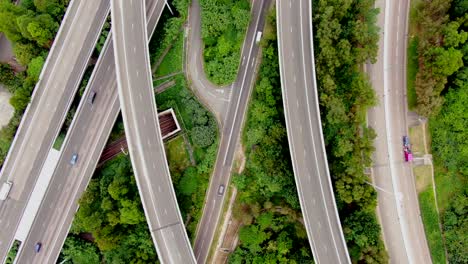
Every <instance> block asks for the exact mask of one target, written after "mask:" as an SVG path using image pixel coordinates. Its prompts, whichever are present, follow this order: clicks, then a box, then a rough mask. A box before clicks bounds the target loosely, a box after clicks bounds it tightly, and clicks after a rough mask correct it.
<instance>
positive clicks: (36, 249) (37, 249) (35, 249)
mask: <svg viewBox="0 0 468 264" xmlns="http://www.w3.org/2000/svg"><path fill="white" fill-rule="evenodd" d="M41 247H42V243H41V242H37V243H36V245H35V246H34V251H36V253H38V252H39V251H41Z"/></svg>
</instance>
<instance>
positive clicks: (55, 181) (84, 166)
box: [17, 0, 164, 263]
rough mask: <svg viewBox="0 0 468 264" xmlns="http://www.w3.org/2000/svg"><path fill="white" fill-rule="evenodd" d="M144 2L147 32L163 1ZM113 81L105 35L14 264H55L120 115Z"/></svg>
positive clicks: (110, 48)
mask: <svg viewBox="0 0 468 264" xmlns="http://www.w3.org/2000/svg"><path fill="white" fill-rule="evenodd" d="M146 2H147V6H146V7H147V10H146V11H147V17H148V22H147V28H148V32H151V34H152V32H153V31H154V29H155V27H156V24H157V21H158V20H159V18H160V16H161V14H162V11H163V9H164V2H163V1H155V0H147V1H146ZM111 34H112V33H111ZM151 34H150V35H151ZM149 37H150V36H149ZM115 78H116V76H115V60H114V47H113V41H112V36H111V35H109V36H108V39H107V42H106V43H105V45H104V47H103V49H102V51H101V56H100V58H99V60H98V62H97V64H96V67H95V70H94V72H93V74H92V76H91V78H90V80H89V82H88V86H87V88H86V90H85V93H84V95H83V98H84V100H82V101H81V103H80V106H79V107H78V110H77V113H76V115H75V118H74V120H73V122H72V125H71V127H70V128H69V132H68V134H67V137H66V138H65V141H64V143H63V145H62V154H61V157H60V159H59V161H58V165H57V168H56V169H55V171H54V175H53V176H52V180H51V182H50V185H49V188H48V190H47V192H46V195H45V198H44V200H43V201H42V203H41V207H40V208H39V212H38V215H37V216H36V218H35V221H34V223H33V226H32V228H31V231H30V233H29V235H28V237H27V238H26V241H24V242H23V249H22V250H21V251H20V252H19V254H18V257H17V258H18V260H19V262H18V263H55V260H56V259H57V258H58V255H59V253H60V250H61V248H62V245H63V243H64V241H65V238H66V236H67V234H68V230H69V228H70V226H71V223H72V221H73V216H74V215H75V212H76V210H77V209H78V199H79V198H80V197H81V194H82V193H83V192H84V191H85V189H86V186H87V185H88V182H89V180H90V179H91V177H92V175H93V172H94V170H95V168H96V165H97V161H98V159H99V156H100V155H101V152H102V149H103V148H104V146H105V144H106V142H107V139H108V137H109V134H110V132H111V130H112V127H113V125H114V123H115V119H116V117H117V115H118V114H119V111H120V103H119V98H118V91H117V83H116V79H115ZM91 91H96V92H97V95H96V99H95V101H94V103H93V105H90V104H89V102H88V100H87V98H88V96H89V94H90V92H91ZM73 153H78V155H79V157H78V162H77V163H76V164H75V165H74V166H71V165H70V164H69V162H70V158H71V155H73ZM50 205H54V206H52V207H51V206H50ZM36 242H41V243H42V249H41V252H40V253H39V254H36V253H35V252H34V251H33V249H34V245H35V244H36Z"/></svg>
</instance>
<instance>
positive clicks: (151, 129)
mask: <svg viewBox="0 0 468 264" xmlns="http://www.w3.org/2000/svg"><path fill="white" fill-rule="evenodd" d="M144 7H145V5H144V2H142V1H138V0H130V1H124V0H111V10H112V12H111V14H112V20H113V21H114V24H113V26H114V29H113V30H114V34H113V40H114V45H115V54H114V56H115V62H116V68H117V84H118V85H117V87H118V91H119V100H120V104H121V107H122V117H123V121H124V126H125V132H126V135H127V142H128V148H129V152H130V159H131V161H132V165H133V171H134V174H135V178H136V182H137V185H138V189H139V193H140V197H141V201H142V203H143V208H144V211H145V215H146V218H147V221H148V226H149V229H150V232H151V236H152V238H153V242H154V244H155V246H156V251H157V253H158V257H159V260H160V261H161V262H162V263H195V258H194V255H193V251H192V248H191V245H190V242H189V240H188V236H187V233H186V230H185V226H184V223H183V221H182V216H181V214H180V210H179V207H178V204H177V199H176V196H175V191H174V188H173V185H172V179H171V175H170V172H169V166H168V164H167V159H166V154H165V150H164V144H163V141H162V135H161V130H160V128H159V120H158V116H157V109H156V100H155V95H154V91H153V85H152V78H151V67H150V63H149V51H148V41H147V38H146V36H147V33H146V27H145V23H146V15H145V12H144ZM124 10H125V12H124ZM145 120H148V122H145ZM158 187H161V188H158Z"/></svg>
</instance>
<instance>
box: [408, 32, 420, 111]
mask: <svg viewBox="0 0 468 264" xmlns="http://www.w3.org/2000/svg"><path fill="white" fill-rule="evenodd" d="M417 73H418V39H417V37H414V38H411V40H410V42H409V46H408V73H407V75H408V76H407V80H406V82H407V84H406V85H407V89H408V92H407V97H408V107H409V109H411V110H413V109H414V108H415V107H416V104H417V99H416V89H415V87H414V82H415V80H416V74H417Z"/></svg>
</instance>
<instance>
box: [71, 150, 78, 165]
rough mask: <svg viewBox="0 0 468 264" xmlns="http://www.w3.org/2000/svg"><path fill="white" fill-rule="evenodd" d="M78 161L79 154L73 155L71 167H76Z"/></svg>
mask: <svg viewBox="0 0 468 264" xmlns="http://www.w3.org/2000/svg"><path fill="white" fill-rule="evenodd" d="M77 161H78V154H77V153H73V155H72V158H71V160H70V164H71V165H75V164H76V162H77Z"/></svg>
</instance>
